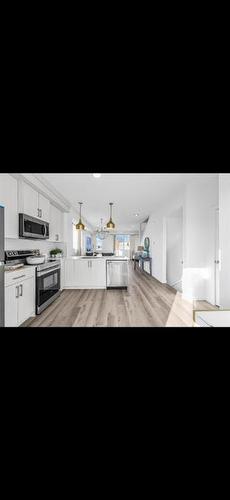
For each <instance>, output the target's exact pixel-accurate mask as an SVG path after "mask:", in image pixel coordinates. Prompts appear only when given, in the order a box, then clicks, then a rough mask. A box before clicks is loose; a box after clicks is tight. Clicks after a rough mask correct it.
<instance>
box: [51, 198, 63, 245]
mask: <svg viewBox="0 0 230 500" xmlns="http://www.w3.org/2000/svg"><path fill="white" fill-rule="evenodd" d="M49 240H50V241H63V213H62V212H61V210H59V209H58V208H56V207H55V206H54V205H52V203H51V204H50V237H49Z"/></svg>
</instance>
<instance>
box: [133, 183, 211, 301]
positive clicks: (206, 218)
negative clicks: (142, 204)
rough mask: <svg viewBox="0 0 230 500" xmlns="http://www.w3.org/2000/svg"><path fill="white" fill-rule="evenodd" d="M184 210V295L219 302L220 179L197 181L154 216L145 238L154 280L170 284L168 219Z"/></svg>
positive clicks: (149, 223) (178, 193) (165, 203)
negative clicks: (217, 211) (217, 227)
mask: <svg viewBox="0 0 230 500" xmlns="http://www.w3.org/2000/svg"><path fill="white" fill-rule="evenodd" d="M180 207H182V208H183V214H184V216H183V261H184V272H183V293H184V295H185V297H186V298H188V299H190V300H192V299H197V300H208V301H209V302H211V303H214V301H215V294H214V269H215V268H214V265H215V264H214V259H215V208H216V207H218V178H217V177H216V178H212V179H209V180H205V179H202V180H196V181H193V182H190V184H189V185H187V186H186V187H184V188H183V189H181V190H178V191H177V193H175V194H174V195H172V196H171V198H170V199H168V200H167V201H166V202H164V203H163V202H162V205H161V206H160V207H159V208H158V210H157V211H156V212H154V213H152V214H151V216H150V219H149V222H148V224H147V227H146V229H145V233H144V235H143V237H142V243H143V241H144V238H145V236H148V237H149V238H150V255H151V257H152V274H153V276H154V277H155V278H156V279H158V280H159V281H161V282H162V283H166V234H167V231H166V228H167V224H166V221H167V217H168V216H169V215H170V214H171V213H172V212H173V211H174V210H177V209H179V208H180Z"/></svg>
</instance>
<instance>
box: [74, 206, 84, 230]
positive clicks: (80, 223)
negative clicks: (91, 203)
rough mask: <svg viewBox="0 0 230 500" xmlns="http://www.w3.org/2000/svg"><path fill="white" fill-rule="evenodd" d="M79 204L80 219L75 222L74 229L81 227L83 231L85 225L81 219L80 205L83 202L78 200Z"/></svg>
mask: <svg viewBox="0 0 230 500" xmlns="http://www.w3.org/2000/svg"><path fill="white" fill-rule="evenodd" d="M79 205H80V219H79V222H78V224H76V229H81V230H82V231H84V229H85V225H84V224H83V222H82V220H81V206H82V205H83V203H82V202H79Z"/></svg>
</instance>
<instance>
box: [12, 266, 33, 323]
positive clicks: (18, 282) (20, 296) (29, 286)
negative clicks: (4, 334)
mask: <svg viewBox="0 0 230 500" xmlns="http://www.w3.org/2000/svg"><path fill="white" fill-rule="evenodd" d="M9 274H11V275H12V274H13V273H9ZM9 278H10V281H9V282H10V283H12V281H13V279H14V278H15V283H14V284H10V285H9V286H5V326H7V327H9V326H13V327H16V326H19V325H21V324H22V323H23V322H24V321H26V320H27V319H28V318H30V317H31V316H34V315H35V279H34V276H30V277H28V278H27V277H26V278H25V279H17V275H16V276H15V277H14V278H13V277H12V276H10V277H9ZM6 284H7V282H6Z"/></svg>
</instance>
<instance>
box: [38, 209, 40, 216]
mask: <svg viewBox="0 0 230 500" xmlns="http://www.w3.org/2000/svg"><path fill="white" fill-rule="evenodd" d="M37 210H38V217H40V215H39V208H38V209H37Z"/></svg>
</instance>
